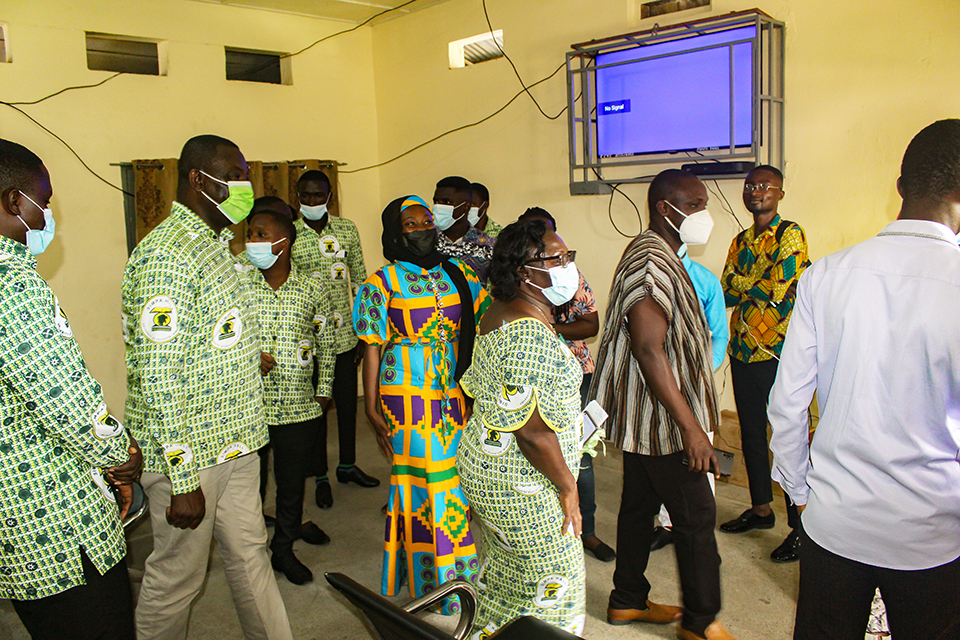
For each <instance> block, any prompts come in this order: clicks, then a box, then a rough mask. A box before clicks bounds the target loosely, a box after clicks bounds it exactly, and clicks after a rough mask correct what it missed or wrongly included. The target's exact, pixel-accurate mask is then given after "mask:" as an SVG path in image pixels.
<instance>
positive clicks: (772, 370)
mask: <svg viewBox="0 0 960 640" xmlns="http://www.w3.org/2000/svg"><path fill="white" fill-rule="evenodd" d="M783 196H784V191H783V174H782V173H781V172H780V171H779V170H778V169H776V168H775V167H771V166H769V165H761V166H758V167H757V168H755V169H754V170H753V171H751V172H750V174H749V175H748V176H747V178H746V180H745V182H744V186H743V204H744V206H746V208H747V211H749V212H750V213H752V214H753V221H754V224H753V226H751V227H750V228H749V229H747V230H745V231H743V232H741V233H740V234H739V235H738V236H737V237H736V238H734V240H733V244H732V245H731V246H730V252H729V254H728V255H727V263H726V266H725V267H724V269H723V276H722V277H721V278H720V281H721V283H722V284H723V292H724V297H725V298H726V302H727V306H728V307H733V315H732V316H731V318H730V346H729V348H728V349H727V353H728V354H729V355H730V375H731V378H732V380H733V395H734V399H735V401H736V404H737V417H738V418H739V421H740V438H741V442H742V447H743V460H744V462H745V464H746V467H747V482H748V484H749V485H750V500H751V503H752V506H751V508H750V509H747V510H746V511H744V512H743V513H742V514H741V515H740V516H739V517H737V518H735V519H733V520H730V521H729V522H725V523H723V524H722V525H720V530H721V531H725V532H727V533H743V532H744V531H750V530H751V529H770V528H772V527H773V526H774V523H775V522H776V515H774V513H773V510H772V509H771V508H770V502H771V501H772V500H773V493H772V488H771V487H772V484H771V479H770V457H769V445H768V444H767V398H768V396H769V395H770V389H771V388H772V387H773V382H774V380H775V379H776V377H777V364H778V363H779V360H780V351H781V349H783V339H784V337H785V336H786V333H787V324H788V323H789V321H790V312H792V311H793V305H794V302H795V300H796V295H797V293H796V292H797V280H798V279H799V278H800V274H802V273H803V271H804V270H805V269H806V268H807V267H808V266H809V265H810V260H809V258H808V257H807V238H806V236H805V235H804V233H803V229H801V228H800V225H798V224H796V223H795V222H789V221H787V220H782V219H781V218H780V214H779V212H778V208H779V206H780V201H781V200H783ZM787 521H788V524H789V525H790V527H791V529H792V531H791V532H790V534H789V535H788V536H787V539H786V540H785V541H784V542H783V544H781V545H780V546H779V547H777V548H776V549H775V550H774V551H773V553H771V554H770V557H771V559H773V560H774V561H775V562H794V561H796V560H798V559H799V556H798V554H797V550H798V548H799V535H798V529H797V527H798V525H799V523H800V520H799V516H798V514H797V509H796V507H795V506H793V505H792V504H790V503H789V500H788V501H787Z"/></svg>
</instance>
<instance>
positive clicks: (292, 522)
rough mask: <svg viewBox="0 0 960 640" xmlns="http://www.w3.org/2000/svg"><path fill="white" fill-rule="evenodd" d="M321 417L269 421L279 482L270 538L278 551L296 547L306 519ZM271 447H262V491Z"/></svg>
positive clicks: (273, 548) (274, 549)
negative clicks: (306, 497) (306, 495)
mask: <svg viewBox="0 0 960 640" xmlns="http://www.w3.org/2000/svg"><path fill="white" fill-rule="evenodd" d="M319 421H320V418H317V419H314V420H307V421H306V422H294V423H292V424H280V425H269V427H268V428H269V430H270V448H271V449H273V479H274V481H275V482H276V483H277V516H276V518H277V523H276V525H275V529H274V532H273V540H271V541H270V549H271V550H272V551H273V552H274V553H278V552H279V553H285V552H289V551H291V550H292V549H293V543H294V541H295V540H297V539H298V538H299V537H300V525H301V524H302V523H303V491H304V490H303V482H304V480H305V479H306V477H307V470H308V469H309V468H310V464H311V459H310V456H311V453H312V450H313V443H314V440H315V439H316V434H317V425H318V422H319ZM266 461H267V447H263V448H262V449H260V494H261V496H262V495H263V493H264V489H265V488H266V480H265V478H266V474H267V471H266V467H267V464H266Z"/></svg>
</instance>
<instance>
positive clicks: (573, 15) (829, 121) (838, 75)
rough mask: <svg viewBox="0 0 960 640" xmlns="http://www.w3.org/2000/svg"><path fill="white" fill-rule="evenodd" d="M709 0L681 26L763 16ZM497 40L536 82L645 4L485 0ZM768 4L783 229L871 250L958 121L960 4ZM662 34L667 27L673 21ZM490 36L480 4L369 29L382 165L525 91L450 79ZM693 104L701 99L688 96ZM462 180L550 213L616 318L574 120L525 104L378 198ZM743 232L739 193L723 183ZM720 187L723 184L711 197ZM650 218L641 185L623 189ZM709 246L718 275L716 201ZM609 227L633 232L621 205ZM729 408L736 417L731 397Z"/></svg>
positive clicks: (610, 247)
mask: <svg viewBox="0 0 960 640" xmlns="http://www.w3.org/2000/svg"><path fill="white" fill-rule="evenodd" d="M752 6H753V5H751V4H742V3H736V2H732V1H730V0H714V2H713V10H712V11H711V12H703V11H702V10H694V11H688V12H681V13H679V14H674V16H675V17H673V19H672V22H680V21H687V20H691V19H696V18H700V17H705V16H707V15H719V14H723V13H727V12H730V11H737V10H743V9H748V8H752ZM487 7H488V10H489V11H490V15H491V19H492V21H493V26H494V28H495V29H501V28H502V29H503V30H504V40H505V45H504V46H505V48H506V50H507V53H508V54H510V55H511V57H512V58H513V59H514V61H515V62H516V63H517V66H518V67H519V69H520V72H521V74H522V75H523V78H524V79H525V80H526V81H527V82H528V83H529V82H532V81H534V80H538V79H540V78H542V77H544V76H546V75H547V74H549V73H550V72H551V71H553V70H554V69H555V68H556V67H557V66H558V65H560V64H561V63H562V62H563V59H564V53H565V52H566V51H568V50H569V46H570V45H571V44H573V43H576V42H583V41H586V40H590V39H594V38H602V37H607V36H612V35H617V34H621V33H625V32H629V31H634V30H640V29H648V28H651V27H652V26H653V25H652V23H653V22H655V20H650V21H644V22H643V23H641V22H640V21H639V19H638V9H637V7H638V2H637V0H590V1H589V2H585V1H584V0H487ZM759 8H761V9H762V10H764V11H765V12H767V13H768V14H770V15H771V16H773V17H774V18H776V19H778V20H781V21H783V22H785V23H786V28H787V52H786V91H787V95H786V100H787V110H786V157H787V164H786V185H785V190H786V193H787V195H786V199H785V200H784V202H783V205H782V207H781V212H782V213H783V215H784V217H786V218H789V219H792V220H796V221H797V222H799V223H800V224H802V225H803V226H804V227H805V229H806V231H807V235H808V239H809V244H810V251H811V254H812V256H814V257H819V256H823V255H825V254H827V253H831V252H833V251H836V250H838V249H841V248H842V247H845V246H848V245H850V244H853V243H855V242H857V241H860V240H863V239H865V238H867V237H869V236H871V235H872V234H874V233H876V232H877V231H878V230H879V229H880V228H881V227H882V226H883V225H884V224H885V223H886V222H887V221H889V220H892V219H893V218H895V217H896V214H897V212H898V209H899V198H898V196H897V193H896V189H895V184H894V183H895V180H896V178H897V176H898V175H899V163H900V159H901V157H902V154H903V151H904V149H905V148H906V145H907V143H908V142H909V140H910V138H911V137H912V136H913V135H914V134H915V133H916V132H917V131H919V130H920V129H921V128H922V127H923V126H925V125H927V124H929V123H930V122H932V121H934V120H937V119H940V118H945V117H960V91H958V84H957V69H958V68H960V47H958V46H957V34H958V33H960V4H958V3H957V2H956V0H923V1H922V2H908V1H896V2H895V1H891V0H878V1H875V2H870V3H867V4H862V3H855V2H836V1H835V0H792V1H788V0H773V1H767V2H763V3H761V4H760V6H759ZM662 23H663V24H667V21H666V20H664V21H663V22H662ZM486 29H487V27H486V22H485V21H484V16H483V9H482V6H481V2H480V0H451V1H450V2H447V3H444V4H441V5H437V6H435V7H431V8H429V9H426V10H424V11H421V12H418V13H414V14H412V15H410V16H407V17H405V18H403V19H402V20H395V21H392V22H389V23H385V24H382V25H379V26H376V27H375V28H374V38H373V45H374V70H375V78H376V86H377V117H378V122H379V132H380V137H379V144H380V154H381V156H382V158H383V159H387V158H390V157H392V156H393V155H395V154H397V153H399V152H401V151H403V150H405V149H407V148H409V147H412V146H413V145H415V144H417V143H419V142H422V141H423V140H425V139H428V138H430V137H432V136H434V135H436V134H439V133H442V132H443V131H445V130H447V129H450V128H453V127H456V126H459V125H462V124H464V123H467V122H471V121H474V120H477V119H480V118H482V117H484V116H486V115H488V114H490V113H492V112H493V111H494V110H495V109H497V108H498V107H500V106H502V105H503V104H504V103H505V102H506V101H507V100H508V99H509V98H510V97H511V96H513V95H514V94H515V93H516V92H517V91H518V90H519V84H518V82H517V80H516V78H515V77H514V76H513V72H512V71H511V69H510V67H509V65H508V63H507V61H505V60H502V59H501V60H495V61H491V62H486V63H483V64H480V65H476V66H472V67H467V68H465V69H455V70H450V69H448V68H447V58H446V56H447V43H448V42H449V41H451V40H455V39H459V38H465V37H468V36H472V35H475V34H478V33H481V32H483V31H485V30H486ZM565 87H566V84H565V79H564V77H563V72H562V71H561V73H560V74H558V75H557V76H556V77H555V78H553V79H552V80H550V81H549V82H547V83H545V84H544V85H541V86H540V87H537V88H535V89H533V93H534V95H535V96H537V98H538V99H539V100H540V103H541V105H543V107H544V109H545V110H546V111H547V112H548V113H549V114H551V115H552V114H556V113H557V112H558V111H559V110H560V109H561V108H563V106H564V105H565V104H566V103H565ZM689 97H690V99H691V100H696V99H697V91H696V87H690V88H689ZM451 174H454V175H463V176H465V177H468V178H470V179H471V180H474V181H479V182H482V183H484V184H486V185H487V186H488V187H489V188H490V190H491V201H492V204H491V209H490V210H491V215H492V217H493V218H494V219H495V220H497V221H499V222H508V221H511V220H513V219H515V218H516V216H517V215H518V214H520V213H521V212H523V210H524V209H525V208H526V207H528V206H533V205H537V206H542V207H544V208H546V209H547V210H548V211H550V212H551V213H553V214H554V215H555V216H556V218H557V220H558V224H559V231H560V235H561V236H563V237H564V238H565V239H566V240H567V243H568V245H569V246H570V247H571V248H576V249H578V250H579V253H578V260H577V262H578V265H579V267H580V269H581V270H582V271H583V272H584V274H585V275H586V277H587V279H588V280H589V281H590V282H591V283H592V285H593V286H594V289H595V291H596V293H597V297H598V301H599V302H600V304H601V317H602V314H603V309H604V308H605V302H606V292H607V290H608V289H609V285H610V278H611V277H612V274H613V270H614V268H615V266H616V264H617V261H618V259H619V257H620V254H621V252H622V250H623V248H624V247H625V246H626V243H627V242H628V241H627V239H625V238H622V237H620V236H619V235H618V234H617V233H616V232H615V231H614V230H613V228H612V226H611V224H610V222H609V221H608V219H607V205H608V202H609V198H608V197H607V196H577V197H572V196H570V195H569V191H568V186H567V175H568V174H567V124H566V119H565V116H564V117H563V118H561V119H559V120H556V121H553V122H551V121H548V120H546V119H545V118H543V117H542V116H541V115H540V114H539V113H538V112H537V110H536V108H535V107H534V106H533V104H532V103H531V102H530V101H529V99H527V98H526V97H523V98H522V99H519V100H517V102H515V103H514V104H513V105H511V106H510V107H508V108H507V110H506V111H505V112H504V113H502V114H501V115H499V116H497V117H496V118H494V119H492V120H490V121H489V122H487V123H485V124H482V125H480V126H478V127H476V128H472V129H468V130H466V131H463V132H459V133H456V134H453V135H451V136H449V137H447V138H445V139H443V140H441V141H440V142H438V143H436V144H433V145H431V146H429V147H427V148H425V149H422V150H420V151H417V152H415V153H413V154H412V155H410V156H408V157H406V158H404V159H402V160H400V161H398V162H396V163H393V164H390V165H388V166H386V167H384V168H383V169H382V170H381V173H380V184H381V191H382V200H383V201H385V202H386V201H388V200H390V199H391V198H393V197H396V196H398V195H400V194H402V193H405V192H415V193H419V194H421V195H423V196H424V197H427V198H429V197H430V196H431V194H432V193H433V185H434V183H435V182H436V180H437V179H439V178H441V177H443V176H445V175H451ZM721 185H722V189H723V192H724V194H726V196H727V198H728V199H729V200H730V202H731V203H732V205H733V207H734V210H735V212H736V213H737V215H738V216H739V218H740V219H741V220H742V221H743V223H744V224H745V225H746V224H748V221H749V220H750V216H749V214H748V213H747V211H746V210H745V209H744V208H743V203H742V199H741V197H740V189H741V188H742V183H741V182H739V181H727V182H721ZM711 187H712V185H711ZM623 189H624V190H625V191H626V192H627V193H628V194H629V195H630V196H631V197H632V198H633V199H634V201H635V202H636V203H637V204H638V205H639V206H640V208H641V211H643V212H644V218H646V205H645V201H646V186H639V185H637V186H624V187H623ZM709 206H710V209H711V210H712V213H713V214H714V219H715V221H716V226H715V228H714V231H713V236H712V239H711V241H710V242H709V244H708V245H707V246H706V247H704V248H703V249H695V250H692V251H691V255H693V257H694V258H695V259H697V260H699V261H701V262H702V263H703V264H705V265H706V266H707V267H709V268H710V269H711V270H713V271H714V272H715V273H717V274H719V273H720V271H721V269H722V265H723V261H724V258H725V256H726V251H727V249H728V247H729V244H730V240H731V239H732V237H733V236H734V235H735V232H736V231H737V227H736V225H735V223H734V221H733V220H732V219H731V218H730V216H729V215H727V214H725V213H724V212H723V211H722V209H721V208H720V206H719V203H718V201H717V199H716V198H712V199H711V203H710V205H709ZM613 213H614V219H615V220H616V221H617V223H618V224H619V225H620V226H621V228H622V229H624V230H628V231H629V232H630V233H635V232H636V230H637V228H638V227H637V220H636V216H635V214H634V212H633V209H632V207H630V205H629V203H627V202H626V201H625V200H624V199H623V198H622V197H621V196H619V195H618V196H617V197H616V199H615V200H614V203H613ZM726 387H727V391H726V393H725V398H724V405H725V407H727V408H732V400H731V395H730V389H729V387H730V385H729V383H728V384H727V385H726Z"/></svg>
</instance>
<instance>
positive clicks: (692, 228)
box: [664, 200, 713, 246]
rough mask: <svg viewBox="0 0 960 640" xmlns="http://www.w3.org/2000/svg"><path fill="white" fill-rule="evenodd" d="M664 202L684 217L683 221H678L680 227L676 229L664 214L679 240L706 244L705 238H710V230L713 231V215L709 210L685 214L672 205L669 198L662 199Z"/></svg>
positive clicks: (689, 243)
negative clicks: (678, 235) (677, 234)
mask: <svg viewBox="0 0 960 640" xmlns="http://www.w3.org/2000/svg"><path fill="white" fill-rule="evenodd" d="M664 202H666V203H667V204H669V205H670V206H671V207H673V210H674V211H676V212H677V213H679V214H680V215H682V216H683V218H684V219H683V222H681V223H680V228H679V229H677V228H676V227H675V226H674V225H673V223H672V222H670V218H667V217H666V216H664V218H665V219H666V221H667V224H669V225H670V226H671V227H673V230H674V231H676V232H677V233H679V234H680V242H682V243H684V244H687V245H692V246H696V245H701V244H707V240H709V239H710V232H711V231H713V217H712V216H711V215H710V212H709V211H707V210H706V209H701V210H700V211H697V212H696V213H691V214H690V215H687V214H685V213H684V212H683V211H680V209H677V208H676V207H674V206H673V204H671V203H670V201H669V200H664Z"/></svg>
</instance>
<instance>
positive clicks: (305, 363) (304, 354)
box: [297, 340, 313, 367]
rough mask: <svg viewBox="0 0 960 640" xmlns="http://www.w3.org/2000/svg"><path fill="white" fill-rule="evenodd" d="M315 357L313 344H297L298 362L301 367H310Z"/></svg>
mask: <svg viewBox="0 0 960 640" xmlns="http://www.w3.org/2000/svg"><path fill="white" fill-rule="evenodd" d="M312 357H313V343H312V342H310V341H309V340H301V341H300V342H298V343H297V362H298V363H299V364H300V366H301V367H309V366H310V361H311V360H312Z"/></svg>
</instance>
